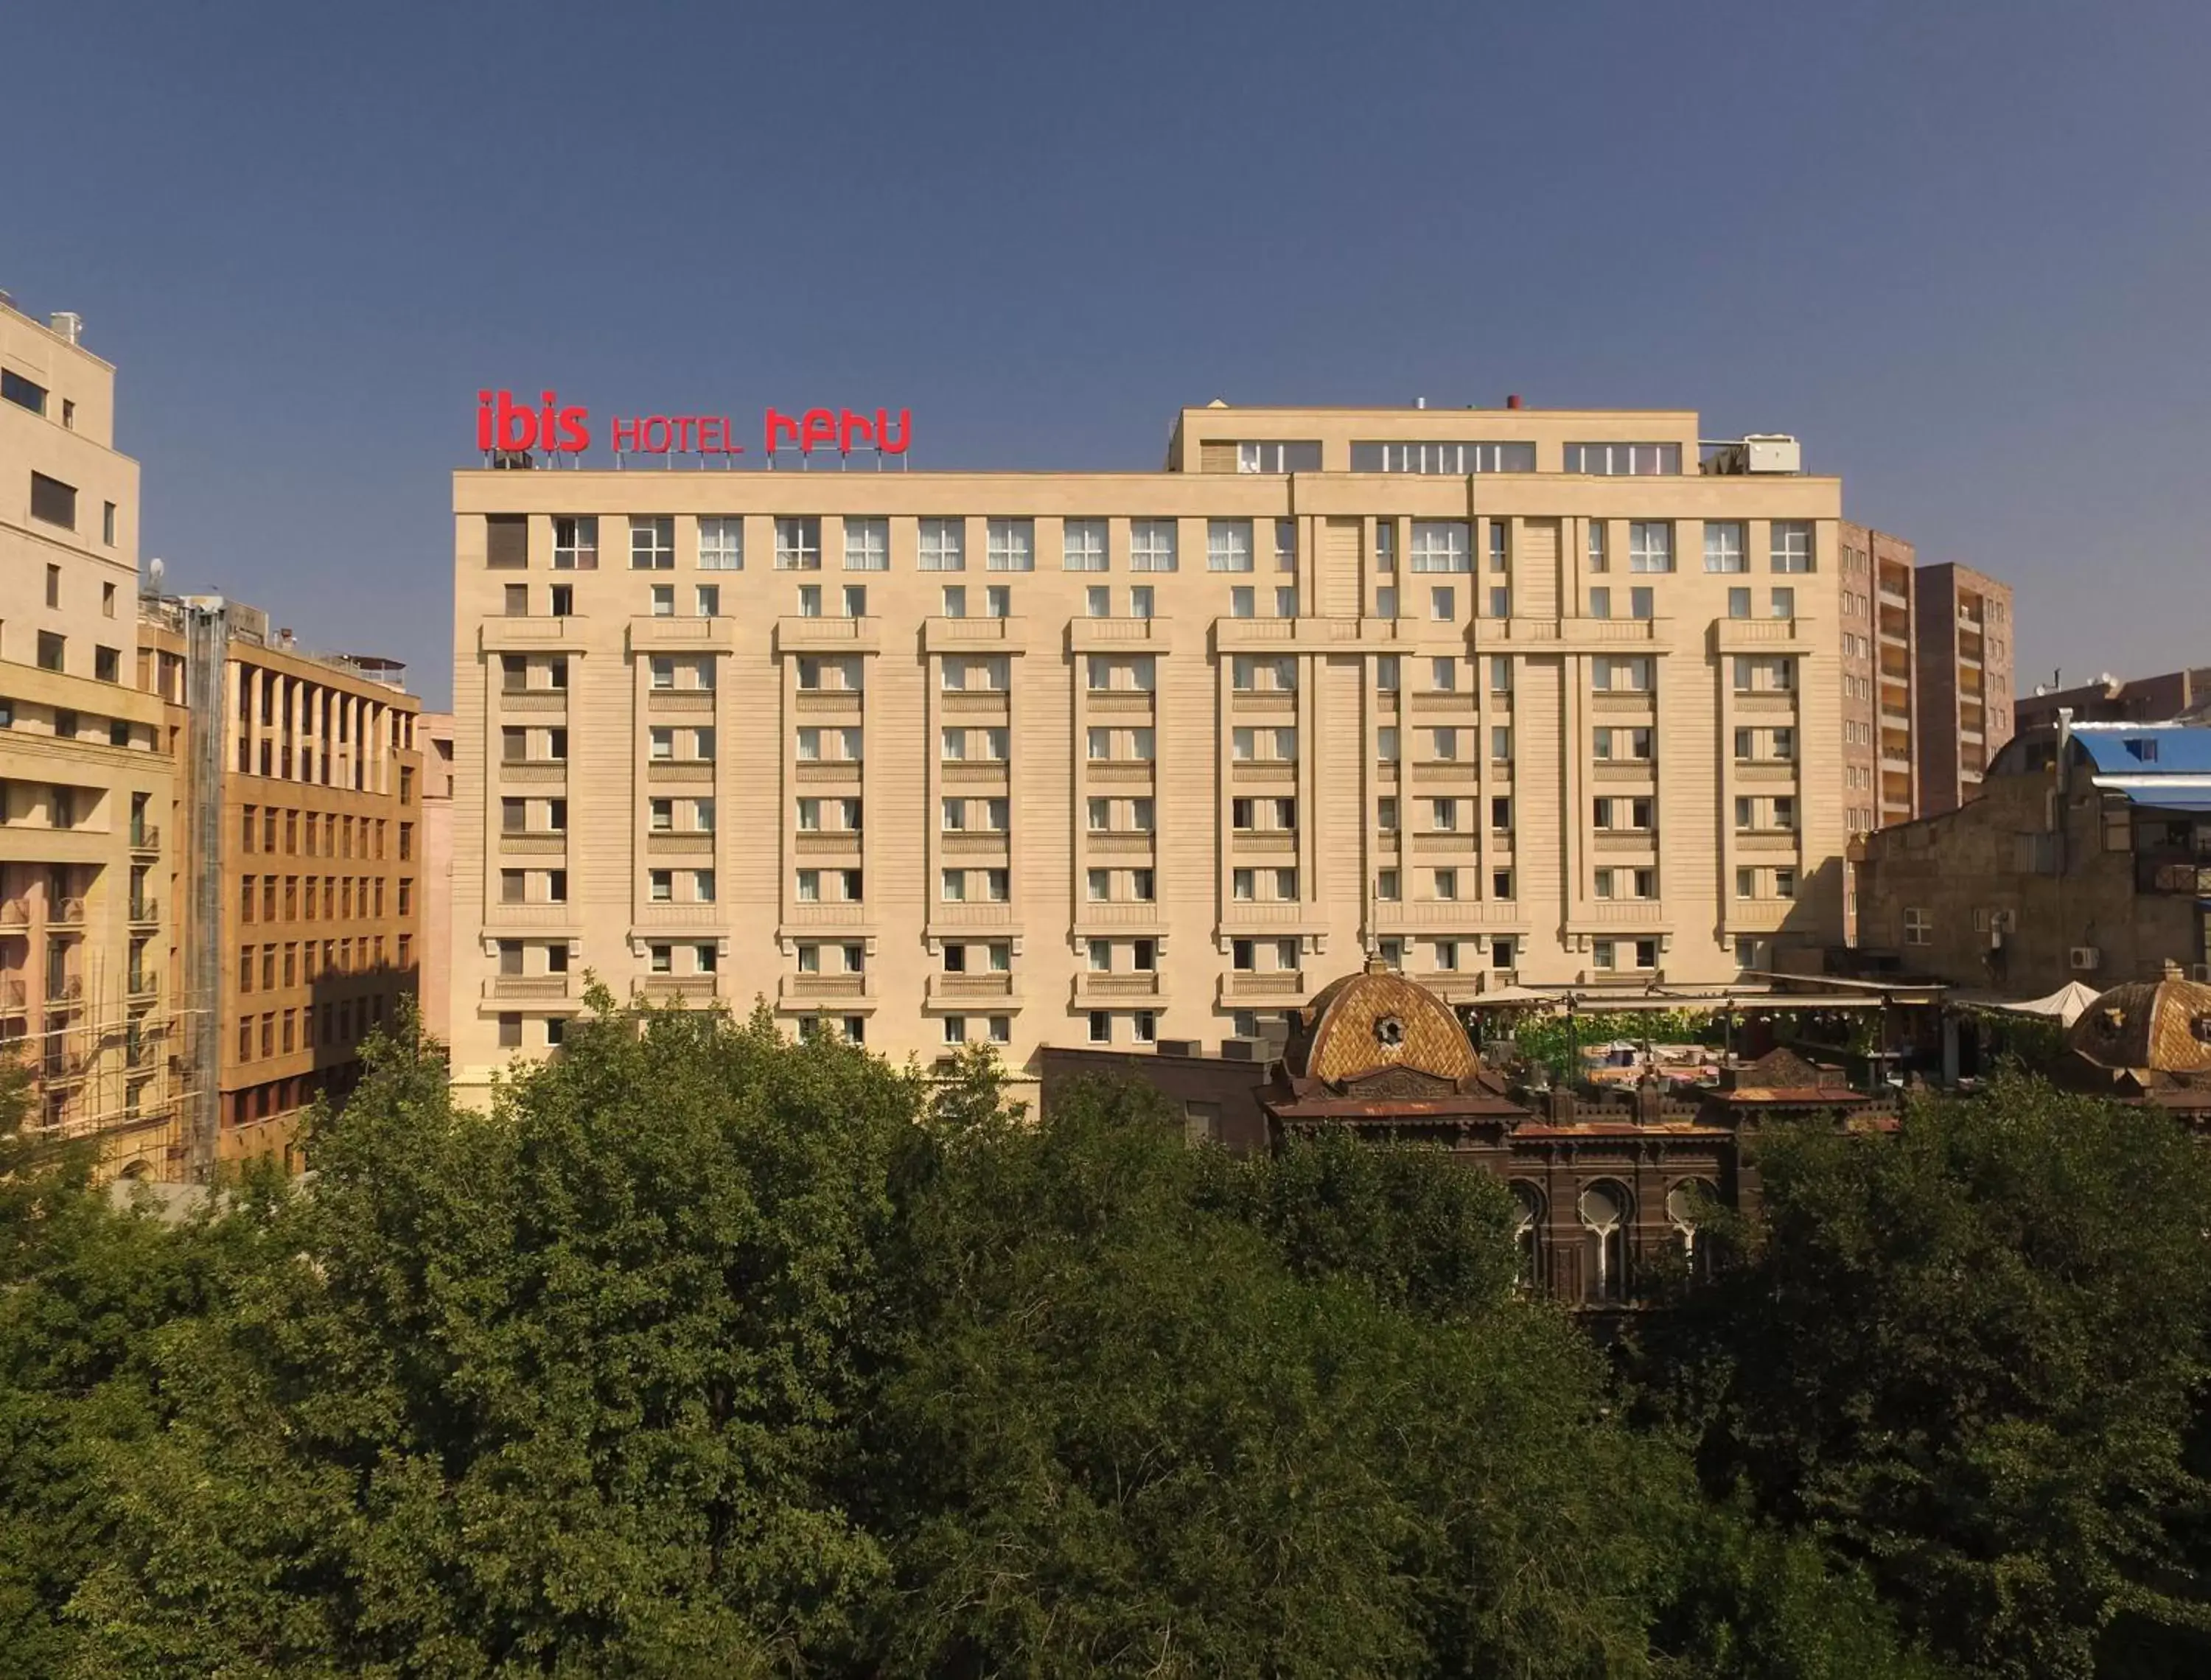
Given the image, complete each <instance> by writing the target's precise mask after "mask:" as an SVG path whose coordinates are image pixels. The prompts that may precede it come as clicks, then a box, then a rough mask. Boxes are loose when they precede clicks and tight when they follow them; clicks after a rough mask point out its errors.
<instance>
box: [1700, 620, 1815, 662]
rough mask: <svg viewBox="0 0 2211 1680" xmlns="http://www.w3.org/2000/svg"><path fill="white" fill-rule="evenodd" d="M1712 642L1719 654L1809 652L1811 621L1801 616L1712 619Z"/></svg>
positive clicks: (1810, 648)
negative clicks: (1793, 617)
mask: <svg viewBox="0 0 2211 1680" xmlns="http://www.w3.org/2000/svg"><path fill="white" fill-rule="evenodd" d="M1712 646H1713V650H1715V651H1716V652H1718V653H1721V654H1731V653H1795V654H1803V653H1809V652H1811V651H1812V644H1811V625H1809V624H1808V623H1807V622H1806V621H1805V620H1804V619H1713V620H1712Z"/></svg>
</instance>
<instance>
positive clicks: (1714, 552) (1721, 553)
mask: <svg viewBox="0 0 2211 1680" xmlns="http://www.w3.org/2000/svg"><path fill="white" fill-rule="evenodd" d="M1749 570H1750V534H1749V532H1748V529H1746V528H1745V526H1744V525H1743V523H1742V521H1741V520H1739V519H1707V520H1706V521H1705V571H1717V572H1729V573H1732V572H1737V571H1749Z"/></svg>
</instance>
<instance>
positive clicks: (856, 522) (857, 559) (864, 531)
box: [845, 517, 891, 571]
mask: <svg viewBox="0 0 2211 1680" xmlns="http://www.w3.org/2000/svg"><path fill="white" fill-rule="evenodd" d="M890 564H891V530H890V522H889V521H888V520H887V519H857V518H851V517H847V518H846V519H845V571H889V570H890Z"/></svg>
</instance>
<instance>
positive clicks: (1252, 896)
mask: <svg viewBox="0 0 2211 1680" xmlns="http://www.w3.org/2000/svg"><path fill="white" fill-rule="evenodd" d="M924 427H925V416H924V417H920V420H919V421H918V424H917V426H916V428H915V431H914V433H913V435H914V436H917V437H920V436H924V435H925V432H924V429H923V428H924ZM1699 435H1700V434H1699V426H1698V420H1697V416H1696V415H1695V414H1693V413H1687V412H1674V411H1666V412H1622V411H1581V410H1535V409H1529V408H1520V407H1518V406H1517V402H1516V403H1514V404H1511V405H1508V406H1507V407H1505V408H1481V409H1477V408H1464V409H1441V408H1425V407H1421V408H1392V409H1316V408H1230V407H1227V406H1225V405H1221V404H1215V405H1212V406H1209V407H1207V408H1190V409H1185V410H1184V411H1183V412H1182V414H1181V415H1180V416H1179V418H1178V420H1177V421H1176V423H1175V426H1174V427H1173V431H1172V438H1171V441H1170V444H1169V449H1168V454H1167V459H1166V464H1165V468H1164V470H1162V471H1160V472H1155V473H1110V474H1109V473H1087V474H1057V473H1053V474H1015V473H972V472H958V473H954V472H934V471H930V472H924V471H918V470H914V471H906V470H899V469H898V468H899V465H900V463H899V462H883V461H880V460H879V461H875V462H869V461H868V460H867V459H866V458H864V457H854V458H852V459H851V460H849V461H847V460H846V459H845V457H841V456H836V455H834V454H833V453H831V454H828V455H827V456H826V464H827V470H824V466H825V458H816V459H815V460H813V461H812V462H810V463H808V464H809V465H810V468H811V469H810V470H805V471H798V470H791V467H792V466H793V465H794V464H795V463H794V462H791V460H789V459H786V460H785V461H784V463H783V465H782V467H781V468H779V469H778V470H774V471H749V472H747V471H723V470H712V471H709V470H699V469H697V468H696V467H693V468H692V469H690V470H676V469H674V468H675V462H674V458H673V457H670V459H669V462H668V463H667V464H668V465H669V468H670V469H669V470H657V469H651V468H648V469H645V470H639V469H638V468H637V466H636V465H635V464H634V462H632V463H629V464H628V465H627V467H626V468H625V469H623V470H603V469H598V468H590V467H586V466H584V465H582V464H581V463H580V462H579V461H566V462H557V463H556V462H552V461H548V460H547V459H546V458H545V457H543V456H533V455H531V454H529V453H509V454H506V455H501V456H497V457H496V461H495V464H494V459H493V458H490V457H488V458H487V462H486V464H485V466H484V467H483V468H469V469H465V470H462V471H459V472H457V473H456V474H455V475H454V480H453V493H454V517H455V539H454V553H455V610H456V624H455V643H456V647H455V672H454V678H455V680H454V710H455V722H454V748H453V763H454V806H453V813H454V814H453V855H454V860H455V867H454V883H453V885H454V906H453V946H452V960H451V983H452V993H451V1035H452V1061H453V1067H454V1072H455V1075H456V1078H457V1080H458V1081H459V1083H460V1085H462V1087H463V1089H464V1090H465V1089H471V1088H473V1089H481V1088H482V1087H483V1086H484V1085H486V1084H487V1083H488V1079H489V1077H490V1075H491V1074H492V1073H493V1072H494V1070H495V1069H497V1068H499V1067H501V1066H502V1065H504V1064H505V1063H506V1062H507V1061H509V1060H510V1059H511V1058H513V1057H516V1056H518V1055H519V1056H531V1055H544V1054H545V1053H546V1052H547V1051H548V1048H552V1047H557V1045H558V1044H559V1043H560V1038H561V1034H562V1030H563V1025H564V1023H565V1022H566V1019H567V1018H568V1017H569V1016H570V1015H572V1013H573V1012H575V1011H576V1010H577V1009H578V1007H579V1006H580V1004H581V1000H582V994H583V989H584V985H585V975H586V974H587V973H591V974H596V975H597V976H599V977H601V978H603V980H605V981H607V982H609V984H610V985H611V986H612V987H613V988H614V989H615V992H616V993H617V994H642V995H644V996H646V997H655V998H680V999H684V1000H691V1001H694V1002H700V1003H704V1002H707V1001H710V1000H711V1001H718V1002H721V1003H724V1004H726V1005H728V1006H731V1007H733V1008H736V1009H738V1010H740V1011H742V1010H744V1009H746V1008H748V1007H749V1006H751V1005H752V1004H753V1002H754V1000H755V999H760V1000H766V1003H767V1005H768V1006H770V1007H771V1008H772V1010H773V1011H774V1012H776V1013H777V1014H778V1016H779V1017H780V1018H783V1019H784V1021H786V1022H787V1023H789V1024H790V1025H791V1028H792V1030H795V1031H799V1032H809V1031H818V1030H834V1031H839V1032H843V1033H846V1034H849V1035H851V1036H856V1037H859V1038H862V1039H863V1041H864V1042H867V1043H868V1044H869V1046H870V1047H872V1048H879V1049H881V1050H882V1051H885V1052H887V1053H888V1054H890V1055H893V1057H905V1056H906V1055H913V1056H917V1057H918V1058H920V1059H922V1061H924V1064H926V1063H928V1062H929V1061H931V1060H932V1059H934V1058H935V1057H936V1056H938V1055H942V1054H943V1053H944V1052H945V1051H946V1050H947V1049H948V1048H949V1047H952V1046H954V1045H956V1044H958V1043H959V1042H962V1041H966V1040H975V1039H984V1040H991V1041H995V1042H998V1043H1000V1044H1001V1045H1002V1046H1003V1047H1004V1048H1005V1051H1006V1054H1007V1055H1008V1058H1009V1061H1010V1062H1011V1063H1012V1064H1013V1066H1014V1067H1015V1069H1016V1070H1027V1071H1033V1067H1034V1064H1035V1059H1036V1057H1037V1054H1038V1051H1039V1048H1040V1047H1042V1046H1044V1045H1047V1044H1052V1045H1094V1046H1098V1047H1100V1048H1108V1047H1118V1048H1130V1047H1136V1048H1141V1047H1143V1046H1146V1045H1149V1044H1154V1043H1156V1042H1159V1041H1160V1040H1161V1039H1163V1038H1166V1039H1172V1040H1175V1041H1182V1042H1205V1041H1208V1040H1218V1039H1221V1038H1223V1037H1228V1036H1251V1035H1252V1034H1254V1033H1257V1032H1258V1031H1259V1030H1262V1029H1263V1026H1264V1025H1265V1024H1266V1023H1267V1021H1268V1020H1269V1018H1279V1017H1280V1015H1281V1012H1284V1011H1285V1010H1287V1009H1291V1008H1295V1007H1298V1006H1302V1005H1304V1004H1305V1003H1306V1002H1307V1001H1308V1000H1309V998H1310V995H1311V992H1312V991H1313V990H1314V989H1316V988H1318V985H1319V984H1320V982H1321V981H1322V980H1323V979H1324V978H1325V977H1327V976H1331V975H1334V974H1336V973H1340V972H1342V971H1343V970H1345V969H1346V968H1348V967H1350V966H1353V965H1354V964H1356V963H1357V962H1358V961H1359V960H1360V956H1361V954H1362V953H1363V952H1367V951H1372V952H1374V953H1376V954H1377V955H1378V957H1380V958H1382V959H1384V961H1386V962H1387V963H1389V964H1392V965H1394V966H1396V967H1397V968H1399V969H1401V970H1402V971H1404V972H1405V973H1407V974H1408V975H1411V976H1414V977H1415V978H1417V979H1418V980H1419V981H1420V983H1421V984H1422V985H1424V986H1426V987H1427V988H1430V989H1431V990H1433V991H1434V992H1436V993H1438V994H1440V995H1442V996H1444V997H1445V998H1446V999H1450V1000H1455V1001H1457V1000H1474V999H1476V998H1480V997H1482V996H1485V995H1495V994H1498V993H1499V992H1501V991H1503V990H1505V989H1506V988H1511V989H1513V990H1516V991H1528V990H1534V991H1538V992H1540V991H1542V990H1543V989H1545V988H1565V987H1567V986H1577V987H1581V988H1590V987H1605V986H1617V987H1620V988H1636V989H1642V988H1651V987H1653V986H1657V985H1664V984H1673V983H1696V984H1709V983H1723V982H1733V981H1735V980H1736V979H1738V978H1739V977H1741V976H1743V975H1744V974H1745V973H1746V972H1751V973H1755V972H1758V971H1760V970H1766V969H1768V968H1770V967H1772V966H1775V965H1778V964H1790V963H1816V961H1817V957H1816V953H1817V952H1818V951H1819V950H1820V948H1821V947H1823V946H1827V945H1831V944H1834V943H1838V942H1839V940H1840V939H1841V935H1842V929H1843V909H1844V904H1843V891H1844V882H1843V873H1844V872H1843V864H1842V857H1843V851H1844V847H1845V837H1846V834H1845V812H1846V808H1847V806H1848V802H1849V801H1847V799H1846V798H1845V770H1844V766H1845V754H1844V750H1843V730H1842V710H1841V708H1842V696H1843V692H1844V684H1843V680H1842V678H1843V669H1842V664H1841V657H1840V650H1841V647H1842V642H1841V627H1840V615H1839V613H1838V599H1839V595H1838V580H1839V577H1840V565H1839V548H1838V530H1839V523H1838V522H1839V515H1840V505H1841V501H1840V498H1841V487H1840V485H1839V482H1838V480H1835V479H1832V478H1826V477H1820V476H1814V475H1809V474H1805V473H1803V472H1802V471H1801V470H1799V461H1798V456H1797V450H1796V444H1795V443H1794V441H1793V440H1791V439H1787V438H1750V439H1746V440H1743V441H1742V442H1741V443H1738V444H1734V445H1732V446H1729V447H1720V448H1714V447H1713V446H1711V445H1710V444H1700V441H1699ZM685 464H686V465H689V464H690V463H685ZM704 464H705V462H700V463H699V465H700V466H703V465H704ZM718 464H722V463H718ZM840 464H842V465H844V466H845V468H846V469H845V470H842V471H840V470H838V469H837V468H838V467H839V465H840ZM556 465H557V466H558V468H559V469H557V470H555V469H551V468H554V467H555V466H556ZM529 468H536V469H535V470H529ZM870 468H881V470H875V469H870Z"/></svg>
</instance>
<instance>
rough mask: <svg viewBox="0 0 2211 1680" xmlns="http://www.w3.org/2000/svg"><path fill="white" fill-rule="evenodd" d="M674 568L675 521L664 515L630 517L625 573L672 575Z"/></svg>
mask: <svg viewBox="0 0 2211 1680" xmlns="http://www.w3.org/2000/svg"><path fill="white" fill-rule="evenodd" d="M629 569H630V570H631V571H674V570H675V520H674V519H673V518H671V517H669V516H668V515H666V514H653V515H645V516H643V517H639V516H636V515H633V516H632V517H631V518H630V522H629Z"/></svg>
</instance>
